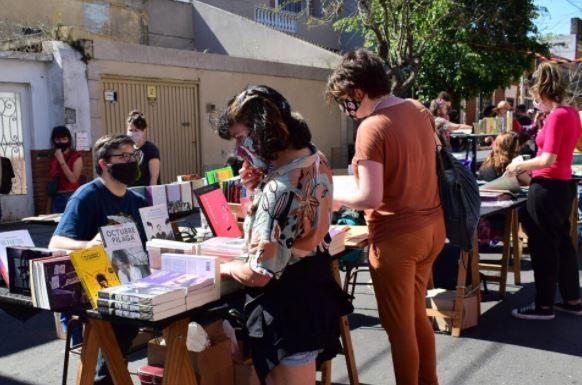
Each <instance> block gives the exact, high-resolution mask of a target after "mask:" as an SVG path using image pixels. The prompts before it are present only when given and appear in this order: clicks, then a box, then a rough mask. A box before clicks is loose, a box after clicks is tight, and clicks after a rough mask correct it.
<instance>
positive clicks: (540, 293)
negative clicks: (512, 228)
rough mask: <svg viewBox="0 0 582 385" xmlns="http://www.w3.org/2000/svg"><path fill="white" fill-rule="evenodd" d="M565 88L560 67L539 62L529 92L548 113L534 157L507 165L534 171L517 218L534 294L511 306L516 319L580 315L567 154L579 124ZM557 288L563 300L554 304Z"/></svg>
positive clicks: (569, 155)
mask: <svg viewBox="0 0 582 385" xmlns="http://www.w3.org/2000/svg"><path fill="white" fill-rule="evenodd" d="M566 88H567V83H566V79H565V78H564V77H563V75H562V71H561V68H560V66H559V65H557V64H550V63H542V64H540V66H539V67H538V68H537V70H536V71H535V72H534V74H533V77H532V80H531V86H530V92H531V94H532V96H533V98H534V106H535V107H536V108H538V109H539V110H541V111H542V112H545V113H548V116H547V118H546V122H545V124H544V126H543V128H542V129H541V130H540V131H539V132H538V134H537V137H536V144H537V146H538V152H537V156H536V157H535V158H533V159H529V160H526V161H525V162H522V163H517V164H510V165H509V166H507V169H506V170H507V172H508V173H509V174H511V175H520V174H522V173H524V172H529V171H531V172H532V174H533V178H532V181H531V185H530V188H529V194H528V197H527V205H526V210H525V215H523V216H522V218H521V219H522V223H523V227H524V230H525V232H526V233H527V235H528V242H529V249H530V253H531V261H532V267H533V270H534V279H535V286H536V296H535V301H534V303H532V304H531V305H527V306H524V307H522V308H518V309H514V310H513V312H512V314H513V316H514V317H517V318H521V319H528V320H551V319H554V317H555V315H554V310H558V311H561V312H566V313H570V314H575V315H582V302H581V301H580V277H579V275H578V258H577V256H576V251H575V250H574V246H573V245H572V239H571V237H570V219H569V217H570V211H571V210H572V202H573V200H574V196H575V194H576V186H575V184H574V183H572V181H571V176H572V158H573V153H574V148H575V146H576V142H577V141H578V138H579V137H580V133H581V131H582V127H581V124H580V117H579V115H578V111H576V109H575V108H573V107H570V106H566V105H564V104H563V101H564V95H565V93H566ZM556 286H558V287H559V289H560V295H561V297H562V302H560V303H556V304H554V296H555V292H556Z"/></svg>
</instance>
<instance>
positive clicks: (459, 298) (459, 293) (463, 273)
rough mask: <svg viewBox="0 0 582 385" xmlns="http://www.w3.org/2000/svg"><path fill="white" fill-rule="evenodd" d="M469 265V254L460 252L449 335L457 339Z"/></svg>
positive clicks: (461, 320)
mask: <svg viewBox="0 0 582 385" xmlns="http://www.w3.org/2000/svg"><path fill="white" fill-rule="evenodd" d="M468 263H469V252H467V251H461V255H460V258H459V273H458V274H457V290H456V296H455V306H454V309H455V310H454V312H455V315H454V317H453V330H452V331H451V335H452V336H453V337H459V336H460V335H461V326H462V324H463V303H464V301H465V287H466V286H465V285H466V282H467V264H468Z"/></svg>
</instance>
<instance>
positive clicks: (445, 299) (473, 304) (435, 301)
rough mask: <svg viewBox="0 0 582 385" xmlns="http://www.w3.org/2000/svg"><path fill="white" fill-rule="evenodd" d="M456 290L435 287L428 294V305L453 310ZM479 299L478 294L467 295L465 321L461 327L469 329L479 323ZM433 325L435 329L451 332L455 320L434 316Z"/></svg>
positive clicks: (433, 307) (464, 310)
mask: <svg viewBox="0 0 582 385" xmlns="http://www.w3.org/2000/svg"><path fill="white" fill-rule="evenodd" d="M456 294H457V293H456V291H455V290H445V289H433V290H429V291H428V292H427V295H426V306H427V307H428V308H430V309H435V310H439V311H452V310H454V308H455V296H456ZM477 301H478V299H477V296H476V295H470V296H467V297H465V299H464V301H463V322H462V323H461V329H468V328H470V327H473V326H477V324H478V323H479V314H478V308H479V307H478V306H477V305H478V303H477ZM433 325H434V327H435V329H437V330H440V331H443V332H447V333H449V332H451V330H452V328H453V320H452V319H448V318H442V317H434V322H433Z"/></svg>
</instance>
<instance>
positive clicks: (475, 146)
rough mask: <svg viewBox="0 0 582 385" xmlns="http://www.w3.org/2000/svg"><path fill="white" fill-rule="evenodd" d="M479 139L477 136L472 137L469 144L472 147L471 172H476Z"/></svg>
mask: <svg viewBox="0 0 582 385" xmlns="http://www.w3.org/2000/svg"><path fill="white" fill-rule="evenodd" d="M478 141H479V139H478V138H473V139H472V140H471V145H472V148H473V161H472V162H471V171H473V173H476V172H477V142H478Z"/></svg>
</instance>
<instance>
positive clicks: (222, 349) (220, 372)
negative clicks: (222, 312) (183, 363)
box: [148, 321, 234, 385]
mask: <svg viewBox="0 0 582 385" xmlns="http://www.w3.org/2000/svg"><path fill="white" fill-rule="evenodd" d="M204 330H206V333H208V337H209V338H210V344H211V345H210V346H209V347H208V348H206V349H205V350H203V351H201V352H188V355H189V356H190V362H192V366H193V367H194V372H195V373H196V379H197V380H198V385H233V381H234V365H233V362H232V353H231V348H230V339H229V338H228V337H227V336H226V334H224V330H223V329H222V321H216V322H213V323H211V324H210V325H207V326H206V327H205V328H204ZM165 358H166V345H165V343H163V338H155V339H153V340H151V341H150V342H149V344H148V365H152V366H164V360H165Z"/></svg>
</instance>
